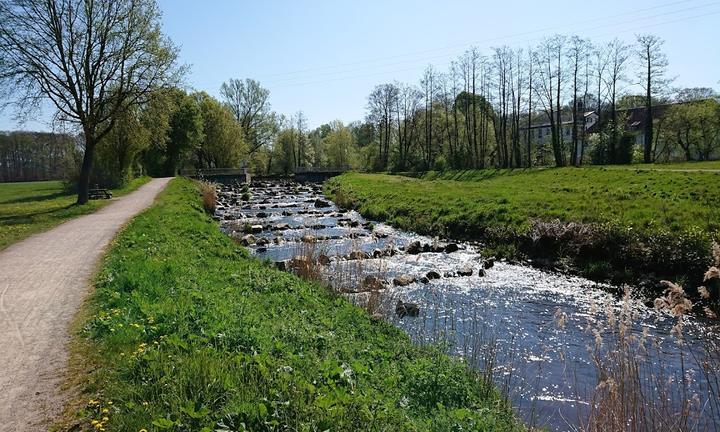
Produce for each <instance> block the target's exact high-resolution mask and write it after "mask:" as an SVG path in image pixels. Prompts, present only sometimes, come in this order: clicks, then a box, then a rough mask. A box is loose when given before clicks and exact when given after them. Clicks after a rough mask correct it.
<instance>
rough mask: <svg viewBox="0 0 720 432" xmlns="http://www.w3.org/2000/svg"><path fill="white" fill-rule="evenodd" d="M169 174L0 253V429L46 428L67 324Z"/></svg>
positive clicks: (58, 403) (58, 396)
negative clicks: (109, 250)
mask: <svg viewBox="0 0 720 432" xmlns="http://www.w3.org/2000/svg"><path fill="white" fill-rule="evenodd" d="M169 180H170V179H154V180H152V181H150V182H149V183H148V184H146V185H144V186H142V187H141V188H140V189H138V190H137V191H135V192H133V193H131V194H128V195H126V196H124V197H122V198H119V199H117V200H116V201H115V202H113V203H111V204H109V205H107V206H106V207H104V208H102V209H100V210H99V211H97V212H95V213H93V214H89V215H86V216H82V217H79V218H76V219H73V220H70V221H68V222H65V223H63V224H62V225H60V226H57V227H55V228H53V229H52V230H50V231H47V232H44V233H41V234H37V235H35V236H32V237H30V238H28V239H26V240H24V241H22V242H20V243H16V244H14V245H12V246H10V247H8V248H7V249H5V250H4V251H2V252H0V389H1V390H0V431H8V432H9V431H30V432H33V431H42V430H47V427H48V423H47V421H48V420H49V419H53V418H55V417H56V416H57V415H58V414H59V413H60V412H61V410H62V407H63V402H64V400H65V395H63V394H62V391H61V388H60V387H61V385H62V382H63V374H64V370H65V367H66V364H67V359H68V351H67V344H68V341H69V339H70V335H69V333H68V327H69V325H70V322H71V320H72V319H73V316H74V315H75V313H76V311H77V309H78V307H79V306H80V304H81V303H82V301H83V300H84V298H85V296H86V295H87V294H88V292H89V287H90V280H91V277H92V275H93V272H94V271H95V269H96V268H97V264H98V262H99V260H100V259H101V257H102V256H103V253H104V251H105V248H106V246H107V245H108V244H109V243H110V241H111V240H112V239H113V237H114V236H115V234H116V233H117V232H118V230H119V229H120V228H121V227H122V226H123V225H124V224H125V223H127V222H128V221H129V220H130V219H131V218H132V217H133V216H135V215H137V214H138V213H139V212H141V211H142V210H143V209H145V208H147V207H148V206H149V205H150V204H152V202H153V200H154V199H155V197H156V196H157V194H158V193H159V192H160V191H161V190H162V189H163V188H164V187H165V185H166V184H167V183H168V181H169Z"/></svg>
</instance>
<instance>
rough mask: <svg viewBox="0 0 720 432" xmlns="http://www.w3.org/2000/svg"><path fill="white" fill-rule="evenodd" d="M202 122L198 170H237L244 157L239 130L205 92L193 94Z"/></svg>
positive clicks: (223, 107) (220, 106) (228, 113)
mask: <svg viewBox="0 0 720 432" xmlns="http://www.w3.org/2000/svg"><path fill="white" fill-rule="evenodd" d="M195 99H197V101H198V104H199V108H200V115H201V117H202V122H203V127H202V130H203V139H202V141H201V143H200V145H199V146H198V148H197V152H196V153H197V161H196V162H197V166H198V168H200V169H202V168H231V167H237V166H238V165H239V164H240V161H241V160H242V159H243V158H244V157H245V155H246V154H247V147H246V145H245V141H244V140H243V131H242V128H241V127H240V124H239V123H238V122H236V121H235V117H233V114H232V113H231V112H230V111H229V110H228V109H227V108H226V107H225V106H223V105H222V104H221V103H220V102H218V101H217V100H216V99H215V98H213V97H211V96H210V95H208V94H207V93H205V92H201V93H197V94H195Z"/></svg>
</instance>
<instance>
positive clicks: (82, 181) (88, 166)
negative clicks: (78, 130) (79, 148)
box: [77, 138, 95, 205]
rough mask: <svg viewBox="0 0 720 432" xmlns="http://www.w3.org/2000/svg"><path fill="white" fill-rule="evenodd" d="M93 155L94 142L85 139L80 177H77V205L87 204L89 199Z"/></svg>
mask: <svg viewBox="0 0 720 432" xmlns="http://www.w3.org/2000/svg"><path fill="white" fill-rule="evenodd" d="M94 153H95V141H94V140H93V139H90V138H86V139H85V154H84V155H83V162H82V167H81V168H80V177H78V198H77V203H78V205H83V204H87V202H88V199H89V198H90V171H91V170H92V161H93V154H94Z"/></svg>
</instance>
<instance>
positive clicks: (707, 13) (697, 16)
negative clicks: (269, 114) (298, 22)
mask: <svg viewBox="0 0 720 432" xmlns="http://www.w3.org/2000/svg"><path fill="white" fill-rule="evenodd" d="M718 14H720V10H717V11H709V12H706V13H703V14H701V15H693V16H689V17H683V18H679V19H675V20H670V21H663V22H660V23H652V24H647V25H644V26H638V27H634V28H632V29H625V30H618V31H614V32H612V33H608V34H606V36H612V35H616V34H621V33H630V32H637V31H638V30H639V29H645V28H650V27H657V26H662V25H666V24H673V23H678V22H683V21H688V20H692V19H697V18H704V17H709V16H715V15H718ZM598 28H599V27H598ZM594 37H604V36H594ZM453 55H457V53H456V54H448V55H444V56H442V57H451V56H453ZM438 57H440V56H438ZM426 60H427V58H426V59H422V60H419V61H423V62H425V61H426ZM412 70H417V66H414V67H407V68H402V69H393V70H387V71H379V72H374V73H369V74H361V75H352V76H345V77H343V76H340V77H335V78H332V77H331V78H329V79H323V80H314V81H306V82H296V83H287V84H280V85H272V87H273V88H291V87H300V86H306V85H313V84H323V83H327V82H336V81H347V80H353V79H358V78H368V77H373V76H382V75H389V74H394V73H401V72H409V71H412ZM346 72H351V71H346Z"/></svg>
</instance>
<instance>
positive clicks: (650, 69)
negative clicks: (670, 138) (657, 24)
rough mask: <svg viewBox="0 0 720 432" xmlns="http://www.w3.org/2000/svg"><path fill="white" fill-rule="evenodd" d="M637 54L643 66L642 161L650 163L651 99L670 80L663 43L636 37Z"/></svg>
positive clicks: (641, 75) (642, 36) (651, 158)
mask: <svg viewBox="0 0 720 432" xmlns="http://www.w3.org/2000/svg"><path fill="white" fill-rule="evenodd" d="M636 39H637V54H638V57H639V58H640V61H641V63H642V65H643V69H642V71H641V73H640V77H641V85H642V87H643V90H645V145H644V152H643V161H644V162H645V163H650V162H652V160H653V155H652V146H653V138H654V134H653V132H654V131H653V103H652V101H653V97H654V96H657V95H658V94H661V93H662V92H663V91H664V90H665V88H666V87H667V85H668V84H669V82H670V80H668V79H667V78H666V77H665V73H666V71H667V66H668V60H667V56H666V55H665V54H664V53H663V52H662V51H661V49H662V46H663V44H664V41H663V40H662V39H660V38H659V37H657V36H655V35H651V34H641V35H637V36H636Z"/></svg>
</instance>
